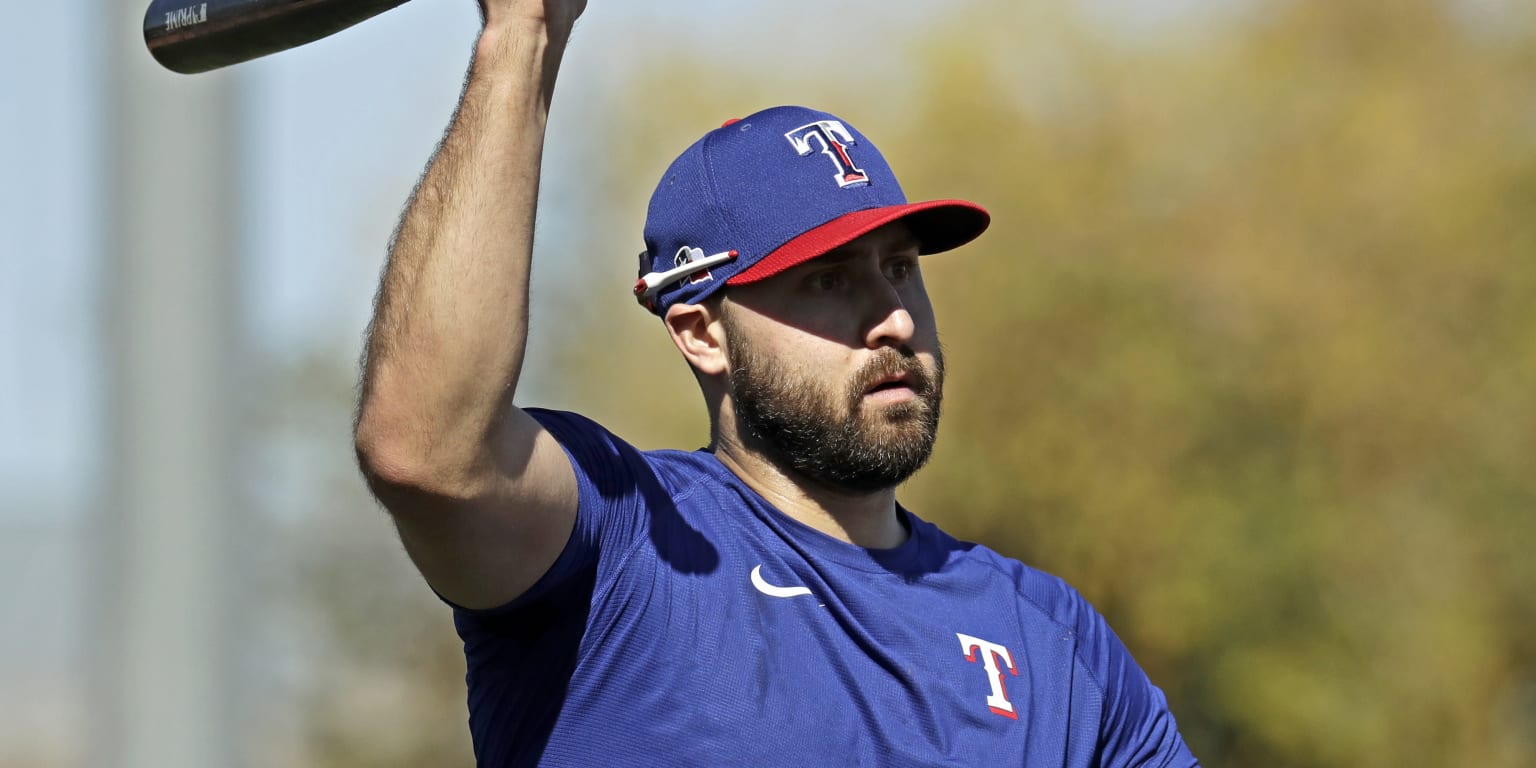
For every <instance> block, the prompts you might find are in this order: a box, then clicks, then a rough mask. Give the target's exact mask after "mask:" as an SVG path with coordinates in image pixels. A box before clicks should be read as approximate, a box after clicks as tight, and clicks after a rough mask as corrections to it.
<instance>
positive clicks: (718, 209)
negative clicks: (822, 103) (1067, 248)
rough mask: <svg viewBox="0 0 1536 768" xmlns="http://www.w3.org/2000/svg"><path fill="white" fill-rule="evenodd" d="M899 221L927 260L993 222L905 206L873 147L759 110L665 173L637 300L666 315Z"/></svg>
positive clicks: (851, 134) (840, 127)
mask: <svg viewBox="0 0 1536 768" xmlns="http://www.w3.org/2000/svg"><path fill="white" fill-rule="evenodd" d="M898 220H900V221H904V222H906V223H907V225H908V226H909V227H910V228H911V230H912V234H913V235H914V236H916V238H917V240H918V243H919V252H920V253H923V254H930V253H939V252H941V251H947V250H950V249H952V248H957V247H959V246H961V245H964V244H966V243H968V242H970V241H971V240H974V239H975V238H976V237H977V236H979V235H980V234H981V233H982V232H984V231H985V230H986V228H987V225H988V224H989V223H990V222H991V216H990V215H989V214H988V213H987V211H986V209H984V208H982V207H981V206H979V205H976V204H975V203H971V202H966V201H964V200H931V201H928V202H920V203H909V202H907V197H906V195H904V194H903V193H902V191H901V185H899V184H897V183H896V174H895V173H894V172H893V171H892V170H891V167H890V165H889V164H888V163H886V162H885V158H884V157H883V156H881V154H880V150H878V149H876V148H875V145H874V144H873V143H872V142H870V141H869V139H867V138H865V136H864V134H862V133H860V132H859V131H858V130H857V129H855V128H854V127H853V126H851V125H849V124H848V123H847V122H845V121H843V120H841V119H839V118H837V117H835V116H833V115H830V114H827V113H826V112H818V111H816V110H813V109H807V108H805V107H774V108H772V109H766V110H763V111H761V112H758V113H756V114H753V115H750V116H748V117H744V118H741V119H740V120H731V121H729V122H727V123H726V124H725V125H723V126H721V127H719V128H717V129H715V130H713V131H710V132H709V133H707V134H705V135H704V137H703V138H701V139H699V140H698V141H696V142H694V144H693V146H690V147H689V148H688V149H686V150H684V151H683V154H682V155H681V156H679V157H678V158H677V159H676V160H674V161H673V162H672V165H671V167H669V168H667V172H666V174H665V175H663V176H662V178H661V183H660V184H658V185H657V186H656V191H655V193H653V194H652V195H651V204H650V207H649V209H648V210H647V212H646V218H645V251H644V252H643V253H641V254H640V279H639V280H638V281H637V282H636V283H635V288H634V293H635V298H636V299H638V300H639V301H640V304H641V305H642V306H644V307H646V308H647V309H649V310H650V311H652V312H654V313H655V314H657V315H663V314H665V313H666V311H667V308H668V307H670V306H672V305H673V304H677V303H679V302H682V303H687V304H695V303H698V302H699V301H702V300H704V299H705V298H708V297H709V296H711V295H713V294H714V293H715V292H716V291H719V290H720V289H721V288H723V287H725V286H727V285H741V284H745V283H752V282H756V281H758V280H765V279H767V278H770V277H773V276H774V275H777V274H779V273H780V272H783V271H784V270H787V269H789V268H791V267H794V266H796V265H798V264H802V263H804V262H806V261H809V260H811V259H814V258H816V257H817V256H821V255H822V254H825V253H827V252H828V251H831V250H833V249H835V248H838V247H839V246H842V245H845V244H847V243H848V242H851V241H852V240H854V239H856V238H858V237H859V236H861V235H863V234H865V233H867V232H870V231H873V230H875V229H877V228H879V227H881V226H884V225H886V224H889V223H891V222H893V221H898Z"/></svg>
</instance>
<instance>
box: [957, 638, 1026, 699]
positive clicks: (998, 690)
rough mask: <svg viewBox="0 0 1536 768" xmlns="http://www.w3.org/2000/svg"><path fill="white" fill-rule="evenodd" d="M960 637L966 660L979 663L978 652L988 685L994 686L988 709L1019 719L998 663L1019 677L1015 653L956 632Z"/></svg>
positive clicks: (988, 697)
mask: <svg viewBox="0 0 1536 768" xmlns="http://www.w3.org/2000/svg"><path fill="white" fill-rule="evenodd" d="M955 634H956V635H959V637H960V650H961V651H964V652H965V660H966V661H969V662H975V661H977V658H976V657H977V655H978V652H979V653H980V656H981V659H980V661H981V666H982V667H984V668H985V669H986V670H987V683H988V684H989V685H991V686H992V691H991V693H988V694H987V709H990V710H992V713H993V714H996V715H1002V716H1003V717H1007V718H1011V719H1013V720H1017V719H1019V713H1018V712H1015V711H1014V709H1013V702H1011V701H1009V700H1008V688H1007V687H1006V686H1004V685H1003V670H1002V667H1000V666H999V664H998V662H999V661H1001V662H1002V664H1004V665H1007V667H1008V671H1009V672H1012V673H1013V675H1014V677H1018V675H1019V669H1018V667H1015V666H1014V665H1013V653H1012V652H1010V651H1009V650H1008V648H1007V646H1002V645H998V644H997V643H989V642H987V641H986V640H983V639H981V638H979V637H971V636H970V635H967V634H965V633H963V632H956V633H955Z"/></svg>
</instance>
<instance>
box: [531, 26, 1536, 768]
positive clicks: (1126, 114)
mask: <svg viewBox="0 0 1536 768" xmlns="http://www.w3.org/2000/svg"><path fill="white" fill-rule="evenodd" d="M955 5H956V7H955V9H954V11H953V13H951V14H950V15H949V17H948V18H949V19H950V23H948V24H943V25H940V26H939V27H938V28H931V29H925V30H922V31H921V32H920V33H919V32H916V31H914V32H913V33H912V35H913V36H912V38H911V39H909V40H905V41H887V43H886V44H895V45H902V46H904V47H905V48H906V49H907V52H908V57H907V61H908V62H909V65H910V67H911V73H912V74H915V77H913V78H906V77H884V78H880V79H876V78H873V77H871V78H869V79H868V80H865V81H859V82H854V83H848V82H846V81H844V82H841V83H836V84H831V85H829V84H828V83H829V82H830V81H829V79H828V78H822V77H815V76H813V75H811V74H805V75H801V74H797V73H791V74H789V75H786V74H785V73H783V72H781V71H770V70H766V69H751V68H749V66H750V63H743V64H742V65H741V67H740V69H739V70H738V71H722V70H721V69H720V68H718V67H716V68H713V69H711V70H710V71H709V72H708V74H707V75H705V74H701V73H699V72H698V70H697V69H696V68H694V67H693V66H692V65H691V63H690V62H687V61H682V60H679V61H678V62H677V63H676V66H675V67H673V68H663V69H662V70H660V71H658V70H654V69H650V68H647V69H645V70H643V71H635V72H633V74H632V76H633V78H634V82H633V83H631V84H630V85H629V89H630V91H631V92H632V93H633V94H634V97H633V98H634V99H635V103H634V105H629V106H632V107H634V108H621V111H622V113H624V114H626V115H628V116H630V118H631V119H630V120H629V121H628V122H626V124H625V125H624V130H625V135H624V137H623V139H622V140H619V139H612V140H608V141H607V142H606V143H607V144H608V145H609V146H615V147H620V148H623V151H621V152H620V154H619V155H618V156H617V157H614V158H612V159H611V161H612V162H611V172H612V173H613V177H612V179H611V183H610V184H608V185H607V187H606V188H607V189H608V190H609V191H610V193H611V195H612V200H611V201H609V202H610V204H611V206H612V208H613V210H615V211H621V212H623V213H622V215H621V216H620V217H619V218H616V219H615V221H614V222H613V223H614V225H615V227H617V229H615V228H603V227H600V228H597V229H596V230H595V231H596V232H597V233H598V234H595V235H594V237H595V238H601V239H602V242H597V241H596V240H595V241H594V248H599V247H600V248H602V251H600V252H611V251H612V250H613V247H612V246H613V243H612V240H613V239H614V237H613V233H614V232H615V231H619V232H632V233H638V232H639V228H640V227H639V221H640V215H641V214H640V213H638V212H643V210H644V200H645V197H646V195H647V194H648V193H649V187H648V185H647V183H648V182H649V181H650V180H654V179H655V178H657V177H658V176H659V174H660V171H661V168H662V165H663V164H664V163H665V162H666V161H667V160H669V159H670V157H671V156H672V155H673V154H675V152H676V151H678V150H680V149H681V148H682V147H681V146H680V145H679V133H678V126H679V125H680V124H683V122H682V121H680V120H679V119H678V116H679V115H694V116H698V119H696V120H693V121H692V122H691V123H687V124H697V125H698V126H699V127H700V128H701V129H702V128H703V127H704V126H706V125H707V124H708V123H709V121H710V120H713V119H716V118H717V117H718V116H721V115H730V114H740V113H744V112H746V111H750V110H752V109H755V108H757V107H760V106H766V104H765V103H761V102H759V103H755V104H745V103H743V102H744V101H746V100H747V99H749V98H751V97H752V96H755V95H761V94H764V93H768V92H770V89H772V88H782V87H783V85H784V84H785V83H786V82H791V83H793V84H795V85H797V86H800V87H801V90H800V91H799V95H797V96H795V97H793V100H795V101H800V102H803V103H810V104H814V105H818V106H825V107H827V108H829V109H831V110H833V111H835V112H838V113H840V114H843V115H845V116H847V117H849V119H851V120H853V121H854V122H856V123H857V124H858V125H859V126H860V127H861V128H862V129H864V130H865V131H867V132H869V133H870V134H871V135H872V136H874V137H875V138H876V139H877V140H879V141H880V143H881V146H882V148H883V149H884V150H885V152H886V154H887V155H888V156H889V157H890V158H891V160H892V161H893V163H894V164H895V165H896V167H897V168H898V170H899V171H901V173H902V177H903V185H904V186H905V187H906V189H907V191H908V193H909V194H910V195H912V196H914V197H941V196H951V195H954V196H964V197H968V198H971V199H976V200H978V201H981V202H983V203H984V204H986V205H988V206H989V207H990V208H991V210H992V211H993V213H994V216H995V223H994V227H993V230H992V231H991V232H990V233H988V234H987V235H986V236H985V237H984V238H983V239H982V240H981V241H979V242H978V243H977V244H975V245H973V246H971V247H969V248H968V249H966V250H965V252H963V253H961V254H956V255H946V256H939V257H935V258H933V259H932V260H931V261H929V262H927V263H926V264H925V274H926V276H927V280H928V283H929V286H930V290H931V292H932V293H933V295H934V298H935V303H936V305H937V307H938V309H939V313H940V322H941V328H942V330H943V331H944V332H945V337H944V338H945V343H946V348H947V350H948V355H949V362H950V370H951V375H950V380H949V381H950V385H949V388H948V393H947V394H948V397H947V398H946V412H945V420H944V427H943V434H942V436H941V439H940V444H939V450H938V452H937V454H936V456H935V459H934V462H933V464H932V465H931V466H930V468H929V469H927V470H925V472H924V473H922V474H921V475H919V477H918V478H917V479H916V480H914V481H913V482H912V483H911V484H910V486H909V487H907V488H906V489H904V492H903V499H904V501H905V502H906V503H907V504H908V505H910V506H912V507H913V508H914V509H916V510H918V511H919V512H920V513H921V514H924V515H925V516H926V517H928V518H930V519H934V520H936V521H938V522H940V523H941V524H943V525H945V526H946V527H947V528H949V529H950V530H952V531H955V532H957V533H959V534H961V535H964V536H967V537H971V538H975V539H978V540H981V541H983V542H985V543H988V544H989V545H991V546H993V547H994V548H996V549H998V550H1000V551H1003V552H1005V553H1007V554H1010V555H1013V556H1017V557H1020V558H1021V559H1023V560H1025V561H1026V562H1030V563H1032V564H1034V565H1036V566H1038V567H1041V568H1043V569H1046V570H1049V571H1052V572H1055V573H1057V574H1060V575H1062V576H1064V577H1065V578H1067V579H1068V580H1069V581H1071V582H1072V583H1073V584H1075V585H1076V586H1077V587H1078V588H1079V589H1081V590H1082V591H1083V592H1084V593H1085V594H1086V595H1087V596H1088V597H1089V598H1090V599H1092V600H1093V601H1094V602H1095V604H1096V605H1098V606H1099V607H1100V609H1101V610H1102V611H1103V612H1104V613H1105V614H1106V615H1107V616H1108V617H1109V618H1110V620H1111V623H1112V624H1114V625H1115V627H1116V628H1117V631H1119V632H1120V634H1121V635H1122V636H1123V637H1124V638H1125V640H1126V642H1127V644H1128V645H1129V646H1130V647H1131V648H1132V650H1133V652H1134V653H1135V654H1136V655H1137V657H1138V659H1139V660H1140V661H1141V662H1142V663H1143V665H1144V666H1145V667H1146V668H1147V669H1148V671H1149V672H1150V673H1151V675H1152V676H1153V679H1154V680H1155V681H1157V682H1158V683H1159V684H1160V685H1162V686H1163V687H1164V689H1165V690H1166V691H1167V692H1168V694H1169V697H1170V699H1171V701H1172V702H1173V705H1174V708H1175V713H1176V714H1177V715H1178V716H1179V718H1180V722H1181V725H1182V727H1183V729H1184V731H1185V735H1186V737H1187V738H1188V739H1189V740H1190V741H1191V743H1192V745H1193V747H1194V748H1195V750H1196V752H1197V753H1198V754H1199V755H1200V756H1201V757H1202V758H1203V760H1204V761H1205V762H1206V764H1209V765H1230V766H1245V765H1247V766H1397V765H1482V766H1517V765H1530V764H1533V763H1536V737H1533V734H1536V638H1533V633H1532V630H1531V628H1532V627H1533V626H1536V565H1532V562H1533V561H1532V560H1531V558H1529V557H1526V554H1527V551H1528V550H1530V549H1531V547H1532V544H1533V543H1536V514H1533V513H1536V473H1532V472H1531V470H1530V464H1531V457H1532V456H1533V455H1536V399H1533V396H1532V390H1533V388H1536V215H1533V211H1536V111H1533V108H1532V106H1531V104H1532V102H1531V99H1530V88H1531V83H1532V82H1536V57H1533V56H1532V55H1531V54H1530V51H1532V50H1536V24H1533V23H1532V21H1533V20H1532V17H1531V15H1530V14H1529V13H1524V14H1523V15H1522V14H1520V13H1517V12H1516V11H1515V10H1513V8H1514V6H1508V7H1507V9H1506V11H1505V12H1504V13H1503V14H1502V15H1498V16H1497V17H1483V18H1481V19H1471V20H1469V19H1468V18H1467V17H1464V16H1456V15H1452V13H1451V10H1452V8H1453V5H1450V4H1442V3H1436V2H1430V1H1429V0H1368V1H1367V0H1362V1H1359V2H1348V3H1342V2H1331V1H1329V0H1295V1H1294V2H1270V3H1263V4H1257V5H1255V6H1254V7H1253V8H1252V9H1251V10H1250V11H1249V12H1247V13H1244V14H1241V15H1237V16H1233V17H1229V18H1224V19H1223V20H1221V21H1220V22H1218V23H1212V24H1209V25H1206V26H1204V27H1199V28H1195V27H1181V28H1153V29H1150V30H1143V31H1142V32H1140V33H1137V34H1123V33H1117V34H1110V33H1107V32H1105V31H1103V29H1102V24H1098V25H1096V24H1094V23H1091V22H1089V21H1088V20H1086V19H1085V18H1083V17H1081V16H1079V15H1076V14H1074V13H1071V12H1069V11H1064V10H1062V9H1061V6H1060V4H1052V3H1044V2H1025V3H1020V2H1018V1H1017V0H997V1H996V2H987V1H984V0H977V1H976V2H970V3H956V4H955ZM770 81H771V82H773V83H775V85H772V86H769V85H763V83H765V82H770ZM832 88H835V89H836V90H829V89H832ZM897 88H899V89H901V90H900V91H899V92H893V90H892V89H897ZM779 100H784V99H779ZM640 105H643V107H644V108H640ZM634 239H635V241H638V234H636V235H635V236H634ZM618 261H619V260H616V262H618ZM632 268H633V266H632V264H629V263H627V262H624V263H615V265H614V269H615V270H616V271H618V272H621V273H624V272H626V270H630V269H632ZM621 276H622V275H621ZM586 306H588V307H590V308H591V312H590V314H589V315H587V316H586V317H584V318H582V322H581V324H580V325H579V326H578V328H577V329H576V330H575V331H574V332H575V333H576V334H579V335H581V336H582V337H584V338H595V339H599V340H600V342H597V343H592V344H584V345H579V346H578V345H571V349H573V350H574V351H572V352H570V353H569V354H568V355H567V356H566V357H565V358H563V360H562V362H563V365H564V368H563V369H562V370H564V371H565V373H566V378H565V380H566V381H568V382H569V384H570V388H569V389H567V390H565V395H564V397H565V398H566V401H565V402H563V403H561V404H562V405H567V406H574V407H578V408H580V409H581V410H584V411H586V412H588V413H589V414H592V415H593V416H595V417H597V418H599V419H600V420H602V421H604V422H605V423H607V424H609V425H610V426H611V427H612V428H614V429H615V430H616V431H618V432H619V433H620V434H623V435H625V436H626V437H628V438H630V439H632V440H635V441H636V442H638V443H640V444H642V445H646V446H658V445H675V446H686V447H692V446H695V445H701V444H703V443H704V442H705V440H706V439H707V433H706V428H707V425H706V424H705V422H704V415H703V409H702V406H701V404H700V401H698V400H696V399H694V395H693V393H694V392H695V391H696V390H695V387H694V383H693V381H692V379H691V377H690V376H689V375H688V373H687V370H686V367H685V366H684V364H683V363H682V362H681V360H680V359H678V358H677V357H676V353H675V352H673V351H672V350H671V348H670V345H669V344H668V343H667V341H666V340H665V337H664V334H663V332H662V329H661V328H660V327H659V323H657V322H656V321H655V320H653V319H650V318H648V316H647V315H646V314H645V313H644V312H642V311H640V310H638V309H637V308H635V307H634V306H633V305H625V304H624V302H623V301H622V300H617V301H613V302H602V301H588V302H587V303H586ZM613 371H644V372H645V377H644V378H645V381H646V383H645V385H644V386H643V387H630V386H620V387H615V386H613V383H614V381H613V373H612V372H613ZM636 378H638V377H636Z"/></svg>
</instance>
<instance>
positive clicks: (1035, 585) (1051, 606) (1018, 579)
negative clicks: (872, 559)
mask: <svg viewBox="0 0 1536 768" xmlns="http://www.w3.org/2000/svg"><path fill="white" fill-rule="evenodd" d="M920 524H922V525H929V526H931V525H932V524H931V523H920ZM933 530H934V531H935V532H936V533H937V535H938V536H940V537H942V538H943V539H946V540H947V541H948V542H950V544H949V546H948V548H949V549H950V550H951V552H952V553H954V554H953V555H952V558H951V559H952V560H953V559H955V558H959V559H961V560H962V561H963V562H964V563H965V564H966V565H967V566H968V567H975V568H984V569H987V570H989V571H991V572H992V573H994V574H995V577H994V578H998V579H1001V580H1003V581H1005V582H1006V583H1007V584H1008V585H1009V587H1010V588H1011V589H1012V590H1013V593H1014V595H1015V599H1016V601H1017V605H1018V607H1019V610H1020V611H1021V612H1022V613H1025V614H1033V615H1034V616H1035V617H1036V618H1037V619H1042V620H1045V621H1049V622H1050V623H1052V624H1054V625H1056V626H1057V627H1058V628H1059V629H1060V630H1061V631H1062V632H1064V633H1066V634H1068V635H1070V636H1071V637H1072V638H1073V640H1074V643H1073V645H1074V646H1075V648H1076V651H1077V653H1076V655H1077V661H1078V662H1079V663H1080V664H1082V665H1083V666H1085V667H1087V668H1088V670H1089V672H1090V673H1091V674H1092V675H1093V677H1094V678H1096V679H1097V680H1098V681H1099V682H1100V684H1101V685H1102V684H1103V682H1104V678H1105V676H1106V674H1107V666H1108V662H1109V661H1110V660H1109V659H1108V658H1107V655H1109V654H1115V653H1118V652H1121V651H1120V649H1122V648H1123V646H1121V645H1120V642H1119V640H1118V638H1115V637H1114V633H1113V632H1112V631H1111V630H1110V628H1109V624H1108V623H1107V622H1106V621H1105V620H1104V617H1103V615H1101V614H1100V613H1099V612H1098V610H1097V609H1096V608H1094V607H1093V604H1092V603H1090V602H1089V601H1088V599H1087V598H1085V597H1083V595H1082V593H1080V592H1078V591H1077V589H1075V588H1074V587H1073V586H1072V585H1071V584H1068V583H1067V581H1066V580H1065V579H1062V578H1061V577H1059V576H1056V575H1055V574H1052V573H1048V572H1046V571H1042V570H1040V569H1038V568H1035V567H1033V566H1030V565H1028V564H1026V563H1024V562H1021V561H1020V560H1017V559H1015V558H1012V557H1008V556H1006V555H1003V554H1001V553H999V552H997V551H996V550H994V549H992V548H991V547H988V546H986V545H984V544H977V543H975V542H969V541H963V540H959V539H955V538H953V537H951V536H949V535H948V534H947V533H944V532H943V531H940V530H939V529H938V528H937V527H934V528H933Z"/></svg>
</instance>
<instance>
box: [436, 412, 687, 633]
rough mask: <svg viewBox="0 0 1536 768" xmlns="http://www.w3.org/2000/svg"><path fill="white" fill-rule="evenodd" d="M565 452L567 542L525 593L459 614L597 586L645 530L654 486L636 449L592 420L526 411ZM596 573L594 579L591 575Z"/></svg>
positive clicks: (492, 612)
mask: <svg viewBox="0 0 1536 768" xmlns="http://www.w3.org/2000/svg"><path fill="white" fill-rule="evenodd" d="M527 413H528V415H529V416H531V417H533V419H534V420H535V421H537V422H539V424H540V425H541V426H543V427H544V428H545V429H547V430H549V432H550V434H551V435H553V436H554V438H555V440H556V441H557V442H558V443H560V447H561V448H562V449H564V451H565V454H566V457H567V458H568V459H570V462H571V468H572V469H573V470H574V471H575V474H576V486H577V493H578V502H577V510H576V523H575V526H574V527H573V528H572V530H571V538H570V540H569V541H567V542H566V544H565V548H564V549H563V550H562V551H561V553H560V555H559V556H558V557H557V558H556V559H555V562H554V564H552V565H551V566H550V567H549V570H548V571H546V572H545V573H544V575H543V576H542V577H540V578H539V580H538V581H537V582H535V583H534V585H533V586H532V587H530V588H529V589H528V591H527V592H525V593H523V594H522V595H520V596H519V597H518V598H517V599H515V600H513V601H511V602H510V603H507V604H506V605H504V606H501V607H499V608H492V609H489V610H486V611H466V610H465V609H462V608H458V609H457V610H458V612H459V613H460V614H475V615H481V616H486V615H495V614H500V613H506V612H516V610H517V609H518V608H519V607H520V606H525V605H531V604H535V603H539V602H543V601H545V600H546V598H548V597H550V596H551V595H552V594H554V593H560V594H563V593H565V592H566V590H560V589H559V588H560V587H561V586H562V585H565V584H567V583H570V582H572V581H575V580H578V577H583V576H585V577H589V578H586V579H581V580H586V581H591V580H592V579H591V578H590V577H594V576H595V581H596V583H597V584H598V585H599V586H600V585H601V584H602V582H603V581H604V576H605V573H604V572H605V571H609V570H611V569H612V567H615V566H616V563H617V562H618V561H620V560H622V558H623V556H624V555H625V554H626V553H627V552H628V551H629V550H631V549H632V548H633V546H634V544H635V543H636V541H637V536H639V535H640V533H641V532H642V531H644V530H645V528H644V525H643V517H644V515H645V508H646V498H647V497H648V496H649V495H651V491H650V490H649V489H650V488H651V487H652V486H655V485H656V484H657V483H658V481H657V479H656V478H655V476H654V474H653V472H652V471H651V469H650V466H649V465H648V464H647V462H646V460H645V456H644V454H643V453H641V452H640V450H639V449H637V448H635V447H634V446H632V445H630V444H629V443H626V442H624V441H623V440H622V439H620V438H619V437H618V436H617V435H614V434H613V433H612V432H609V431H608V430H607V429H604V428H603V427H602V426H601V425H600V424H598V423H597V422H595V421H592V420H591V419H588V418H586V417H585V416H581V415H578V414H575V413H570V412H566V411H552V410H545V409H542V408H529V409H527ZM594 572H595V573H594Z"/></svg>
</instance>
